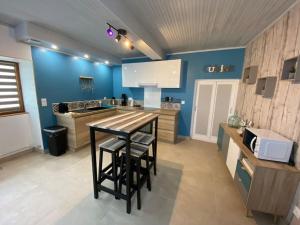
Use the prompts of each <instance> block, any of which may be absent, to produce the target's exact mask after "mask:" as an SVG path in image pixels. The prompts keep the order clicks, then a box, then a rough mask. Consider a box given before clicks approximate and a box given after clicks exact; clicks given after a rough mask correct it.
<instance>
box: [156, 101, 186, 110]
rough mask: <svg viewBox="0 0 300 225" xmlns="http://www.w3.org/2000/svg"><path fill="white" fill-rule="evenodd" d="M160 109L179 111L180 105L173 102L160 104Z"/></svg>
mask: <svg viewBox="0 0 300 225" xmlns="http://www.w3.org/2000/svg"><path fill="white" fill-rule="evenodd" d="M160 107H161V108H162V109H176V110H180V109H181V104H180V103H174V102H162V103H161V105H160Z"/></svg>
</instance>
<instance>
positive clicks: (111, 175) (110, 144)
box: [98, 138, 126, 198]
mask: <svg viewBox="0 0 300 225" xmlns="http://www.w3.org/2000/svg"><path fill="white" fill-rule="evenodd" d="M125 144H126V142H125V141H124V140H120V139H117V138H110V139H108V140H107V141H105V142H103V143H101V144H99V148H100V155H99V177H98V183H99V189H100V190H103V191H105V192H108V193H110V194H113V195H115V198H118V197H117V193H118V178H119V176H118V174H117V173H118V163H119V152H120V149H122V148H123V147H124V146H125ZM103 152H108V153H110V154H111V163H110V164H109V165H107V166H106V167H105V168H103V169H102V164H103ZM106 179H109V180H111V181H113V183H114V190H112V189H110V188H108V187H105V186H103V185H101V183H102V182H103V181H104V180H106Z"/></svg>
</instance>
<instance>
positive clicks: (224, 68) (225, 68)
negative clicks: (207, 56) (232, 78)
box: [204, 64, 234, 73]
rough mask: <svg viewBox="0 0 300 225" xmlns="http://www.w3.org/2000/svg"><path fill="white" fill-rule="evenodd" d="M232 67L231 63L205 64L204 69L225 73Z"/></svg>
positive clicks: (210, 71) (209, 71)
mask: <svg viewBox="0 0 300 225" xmlns="http://www.w3.org/2000/svg"><path fill="white" fill-rule="evenodd" d="M233 69H234V66H233V65H224V64H222V65H206V66H204V71H205V72H208V73H227V72H232V71H233Z"/></svg>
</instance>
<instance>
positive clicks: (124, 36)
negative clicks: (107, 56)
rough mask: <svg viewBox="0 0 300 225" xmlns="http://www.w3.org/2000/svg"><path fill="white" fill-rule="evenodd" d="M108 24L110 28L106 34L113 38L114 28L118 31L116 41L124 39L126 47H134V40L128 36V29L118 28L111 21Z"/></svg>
mask: <svg viewBox="0 0 300 225" xmlns="http://www.w3.org/2000/svg"><path fill="white" fill-rule="evenodd" d="M106 24H107V25H108V29H107V30H106V34H107V36H108V37H109V38H112V37H113V36H114V32H113V30H115V31H116V32H117V35H116V36H115V42H117V43H120V42H121V41H122V39H123V40H124V45H125V47H127V48H129V49H131V50H133V49H134V46H133V44H132V41H131V40H129V38H128V37H127V30H125V29H122V28H119V29H117V28H115V27H114V26H113V25H111V24H109V23H106Z"/></svg>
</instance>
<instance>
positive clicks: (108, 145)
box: [99, 138, 126, 151]
mask: <svg viewBox="0 0 300 225" xmlns="http://www.w3.org/2000/svg"><path fill="white" fill-rule="evenodd" d="M125 144H126V142H125V141H124V140H120V139H117V138H110V139H108V140H106V141H105V142H103V143H101V144H99V147H100V148H103V149H105V150H109V151H116V150H119V149H121V148H122V147H124V146H125Z"/></svg>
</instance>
